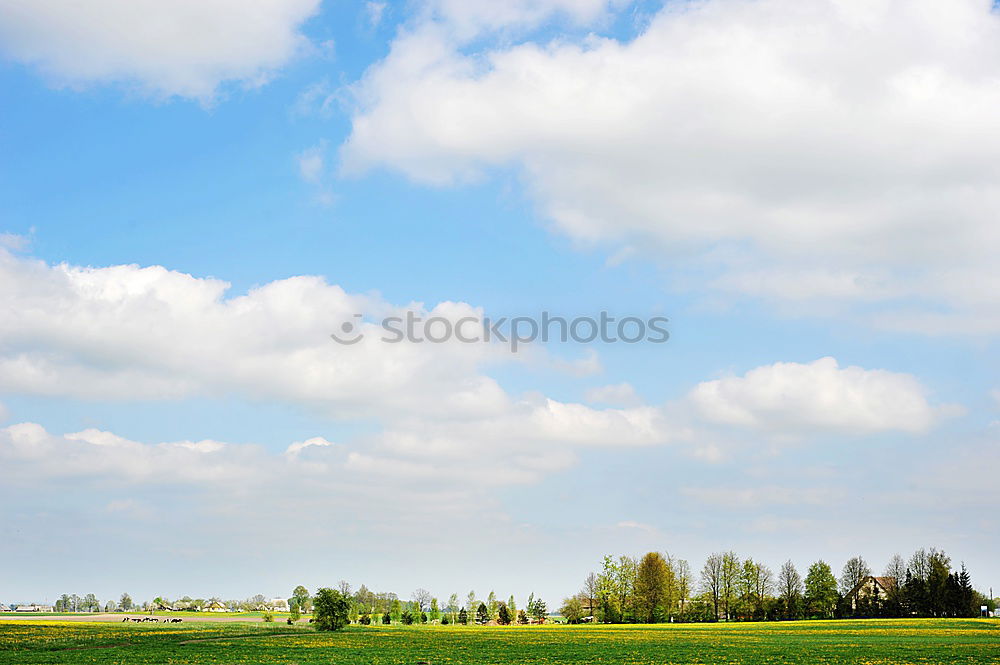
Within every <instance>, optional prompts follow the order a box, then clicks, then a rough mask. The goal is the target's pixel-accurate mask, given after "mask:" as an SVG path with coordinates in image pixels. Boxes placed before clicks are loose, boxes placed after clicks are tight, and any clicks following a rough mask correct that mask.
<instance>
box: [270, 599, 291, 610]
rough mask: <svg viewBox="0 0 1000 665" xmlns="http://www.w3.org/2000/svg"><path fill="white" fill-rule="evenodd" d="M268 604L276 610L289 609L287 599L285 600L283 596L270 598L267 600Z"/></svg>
mask: <svg viewBox="0 0 1000 665" xmlns="http://www.w3.org/2000/svg"><path fill="white" fill-rule="evenodd" d="M268 605H269V606H270V607H271V609H272V610H275V611H277V612H287V611H288V609H289V608H288V601H287V600H285V599H284V598H272V599H271V600H270V601H269V602H268Z"/></svg>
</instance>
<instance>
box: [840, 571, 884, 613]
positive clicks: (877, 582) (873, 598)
mask: <svg viewBox="0 0 1000 665" xmlns="http://www.w3.org/2000/svg"><path fill="white" fill-rule="evenodd" d="M895 590H896V578H895V577H874V576H871V575H869V576H868V577H866V578H864V579H862V580H861V581H860V582H858V584H857V586H855V587H854V588H853V589H851V592H850V593H849V594H847V597H848V598H849V599H850V601H851V609H852V610H854V611H857V610H858V607H872V606H878V604H879V603H882V602H885V599H886V598H888V597H889V595H890V594H891V593H892V592H893V591H895Z"/></svg>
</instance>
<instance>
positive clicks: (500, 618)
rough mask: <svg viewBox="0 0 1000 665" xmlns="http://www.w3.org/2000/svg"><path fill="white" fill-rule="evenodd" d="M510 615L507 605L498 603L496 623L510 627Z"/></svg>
mask: <svg viewBox="0 0 1000 665" xmlns="http://www.w3.org/2000/svg"><path fill="white" fill-rule="evenodd" d="M510 620H511V614H510V610H508V609H507V603H500V606H499V607H498V608H497V623H498V624H500V625H501V626H507V625H510Z"/></svg>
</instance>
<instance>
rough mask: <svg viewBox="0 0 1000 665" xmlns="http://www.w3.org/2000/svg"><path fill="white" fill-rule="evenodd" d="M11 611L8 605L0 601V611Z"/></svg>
mask: <svg viewBox="0 0 1000 665" xmlns="http://www.w3.org/2000/svg"><path fill="white" fill-rule="evenodd" d="M13 611H14V610H12V609H10V607H9V606H7V605H4V604H3V603H0V612H13Z"/></svg>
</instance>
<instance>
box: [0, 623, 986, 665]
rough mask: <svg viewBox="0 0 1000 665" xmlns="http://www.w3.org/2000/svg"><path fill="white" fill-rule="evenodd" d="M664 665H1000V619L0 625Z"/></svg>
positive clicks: (0, 628) (112, 643)
mask: <svg viewBox="0 0 1000 665" xmlns="http://www.w3.org/2000/svg"><path fill="white" fill-rule="evenodd" d="M421 662H422V663H430V664H432V665H433V664H436V663H450V664H452V665H456V664H468V665H473V664H478V665H489V664H496V665H509V664H514V663H517V664H520V663H546V664H549V665H551V664H561V663H566V664H569V663H629V664H632V665H647V664H648V665H652V664H654V663H655V664H657V665H664V664H667V663H677V664H679V663H690V664H694V663H700V664H713V665H714V664H722V663H726V664H730V665H744V664H748V665H749V664H755V665H756V664H761V665H763V664H765V663H767V664H776V663H802V664H813V663H856V664H858V665H886V664H890V663H892V664H897V663H898V664H902V663H914V664H915V663H920V664H928V663H934V664H940V665H950V664H953V663H970V664H972V663H976V664H978V665H982V664H994V665H996V664H1000V622H998V621H995V620H978V619H950V620H949V619H940V620H918V619H914V620H909V619H907V620H886V621H827V622H788V623H742V624H674V625H658V626H529V627H493V628H483V627H471V626H470V627H449V626H420V627H401V626H391V627H371V628H368V627H361V626H351V627H349V628H348V629H346V630H344V631H342V632H339V633H317V632H315V631H313V630H312V629H311V628H309V627H306V626H294V627H293V626H285V625H280V624H279V625H269V624H263V623H230V624H209V623H191V624H187V623H185V624H184V625H183V627H182V626H178V625H173V626H166V625H158V626H155V625H142V624H135V625H132V624H114V623H102V624H98V623H81V622H75V623H71V622H58V621H45V622H34V621H32V622H16V621H9V622H0V663H30V664H31V665H44V664H47V663H108V664H111V663H129V664H133V663H135V664H139V663H156V664H162V663H174V664H182V663H197V664H208V663H213V664H223V663H288V664H298V665H311V664H314V663H316V664H318V663H338V664H339V663H349V664H355V663H356V664H358V665H361V664H365V665H368V664H389V663H392V664H400V665H402V664H404V663H405V664H415V663H421Z"/></svg>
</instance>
